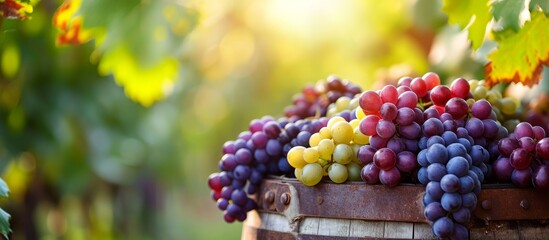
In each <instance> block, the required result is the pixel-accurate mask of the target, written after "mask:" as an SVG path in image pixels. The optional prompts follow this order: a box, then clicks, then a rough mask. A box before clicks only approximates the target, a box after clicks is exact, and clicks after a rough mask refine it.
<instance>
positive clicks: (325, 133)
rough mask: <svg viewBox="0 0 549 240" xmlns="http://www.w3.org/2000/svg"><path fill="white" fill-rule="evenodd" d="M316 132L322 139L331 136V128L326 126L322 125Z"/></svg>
mask: <svg viewBox="0 0 549 240" xmlns="http://www.w3.org/2000/svg"><path fill="white" fill-rule="evenodd" d="M318 134H319V135H320V138H322V139H330V138H332V130H331V129H329V128H328V127H322V128H321V129H320V131H318Z"/></svg>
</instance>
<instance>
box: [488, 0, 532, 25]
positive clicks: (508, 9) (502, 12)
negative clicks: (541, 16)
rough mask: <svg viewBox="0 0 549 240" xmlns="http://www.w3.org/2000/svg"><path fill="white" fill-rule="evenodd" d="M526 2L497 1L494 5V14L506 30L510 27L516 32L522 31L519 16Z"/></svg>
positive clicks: (521, 0)
mask: <svg viewBox="0 0 549 240" xmlns="http://www.w3.org/2000/svg"><path fill="white" fill-rule="evenodd" d="M524 3H525V1H524V0H497V1H495V2H494V3H493V4H492V14H493V15H494V19H495V20H496V21H500V22H501V25H502V27H503V28H504V29H505V28H507V27H510V28H511V29H513V30H515V31H517V32H518V31H519V29H520V19H519V15H520V13H521V12H522V11H523V10H524V8H525V5H524Z"/></svg>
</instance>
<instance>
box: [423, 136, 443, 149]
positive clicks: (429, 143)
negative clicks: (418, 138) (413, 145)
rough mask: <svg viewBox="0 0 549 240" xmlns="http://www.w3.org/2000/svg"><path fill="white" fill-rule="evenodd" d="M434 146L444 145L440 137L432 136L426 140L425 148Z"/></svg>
mask: <svg viewBox="0 0 549 240" xmlns="http://www.w3.org/2000/svg"><path fill="white" fill-rule="evenodd" d="M435 144H440V145H443V146H444V145H446V142H445V141H444V138H442V137H441V136H437V135H435V136H432V137H430V138H429V139H428V140H427V148H430V147H431V146H433V145H435Z"/></svg>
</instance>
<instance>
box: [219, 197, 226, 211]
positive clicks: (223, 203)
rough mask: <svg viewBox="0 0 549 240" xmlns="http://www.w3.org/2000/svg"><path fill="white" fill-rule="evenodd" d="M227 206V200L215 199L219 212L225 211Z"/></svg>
mask: <svg viewBox="0 0 549 240" xmlns="http://www.w3.org/2000/svg"><path fill="white" fill-rule="evenodd" d="M228 206H229V201H227V199H225V198H220V199H217V208H219V210H221V211H224V210H226V209H227V207H228Z"/></svg>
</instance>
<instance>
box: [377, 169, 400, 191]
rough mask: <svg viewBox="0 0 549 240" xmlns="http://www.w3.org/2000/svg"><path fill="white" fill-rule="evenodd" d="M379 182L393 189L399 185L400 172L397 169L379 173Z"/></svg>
mask: <svg viewBox="0 0 549 240" xmlns="http://www.w3.org/2000/svg"><path fill="white" fill-rule="evenodd" d="M379 181H380V182H381V183H382V184H383V185H385V186H387V187H395V186H396V185H398V184H399V183H400V171H398V169H397V168H391V169H389V170H383V169H382V170H381V171H379Z"/></svg>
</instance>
